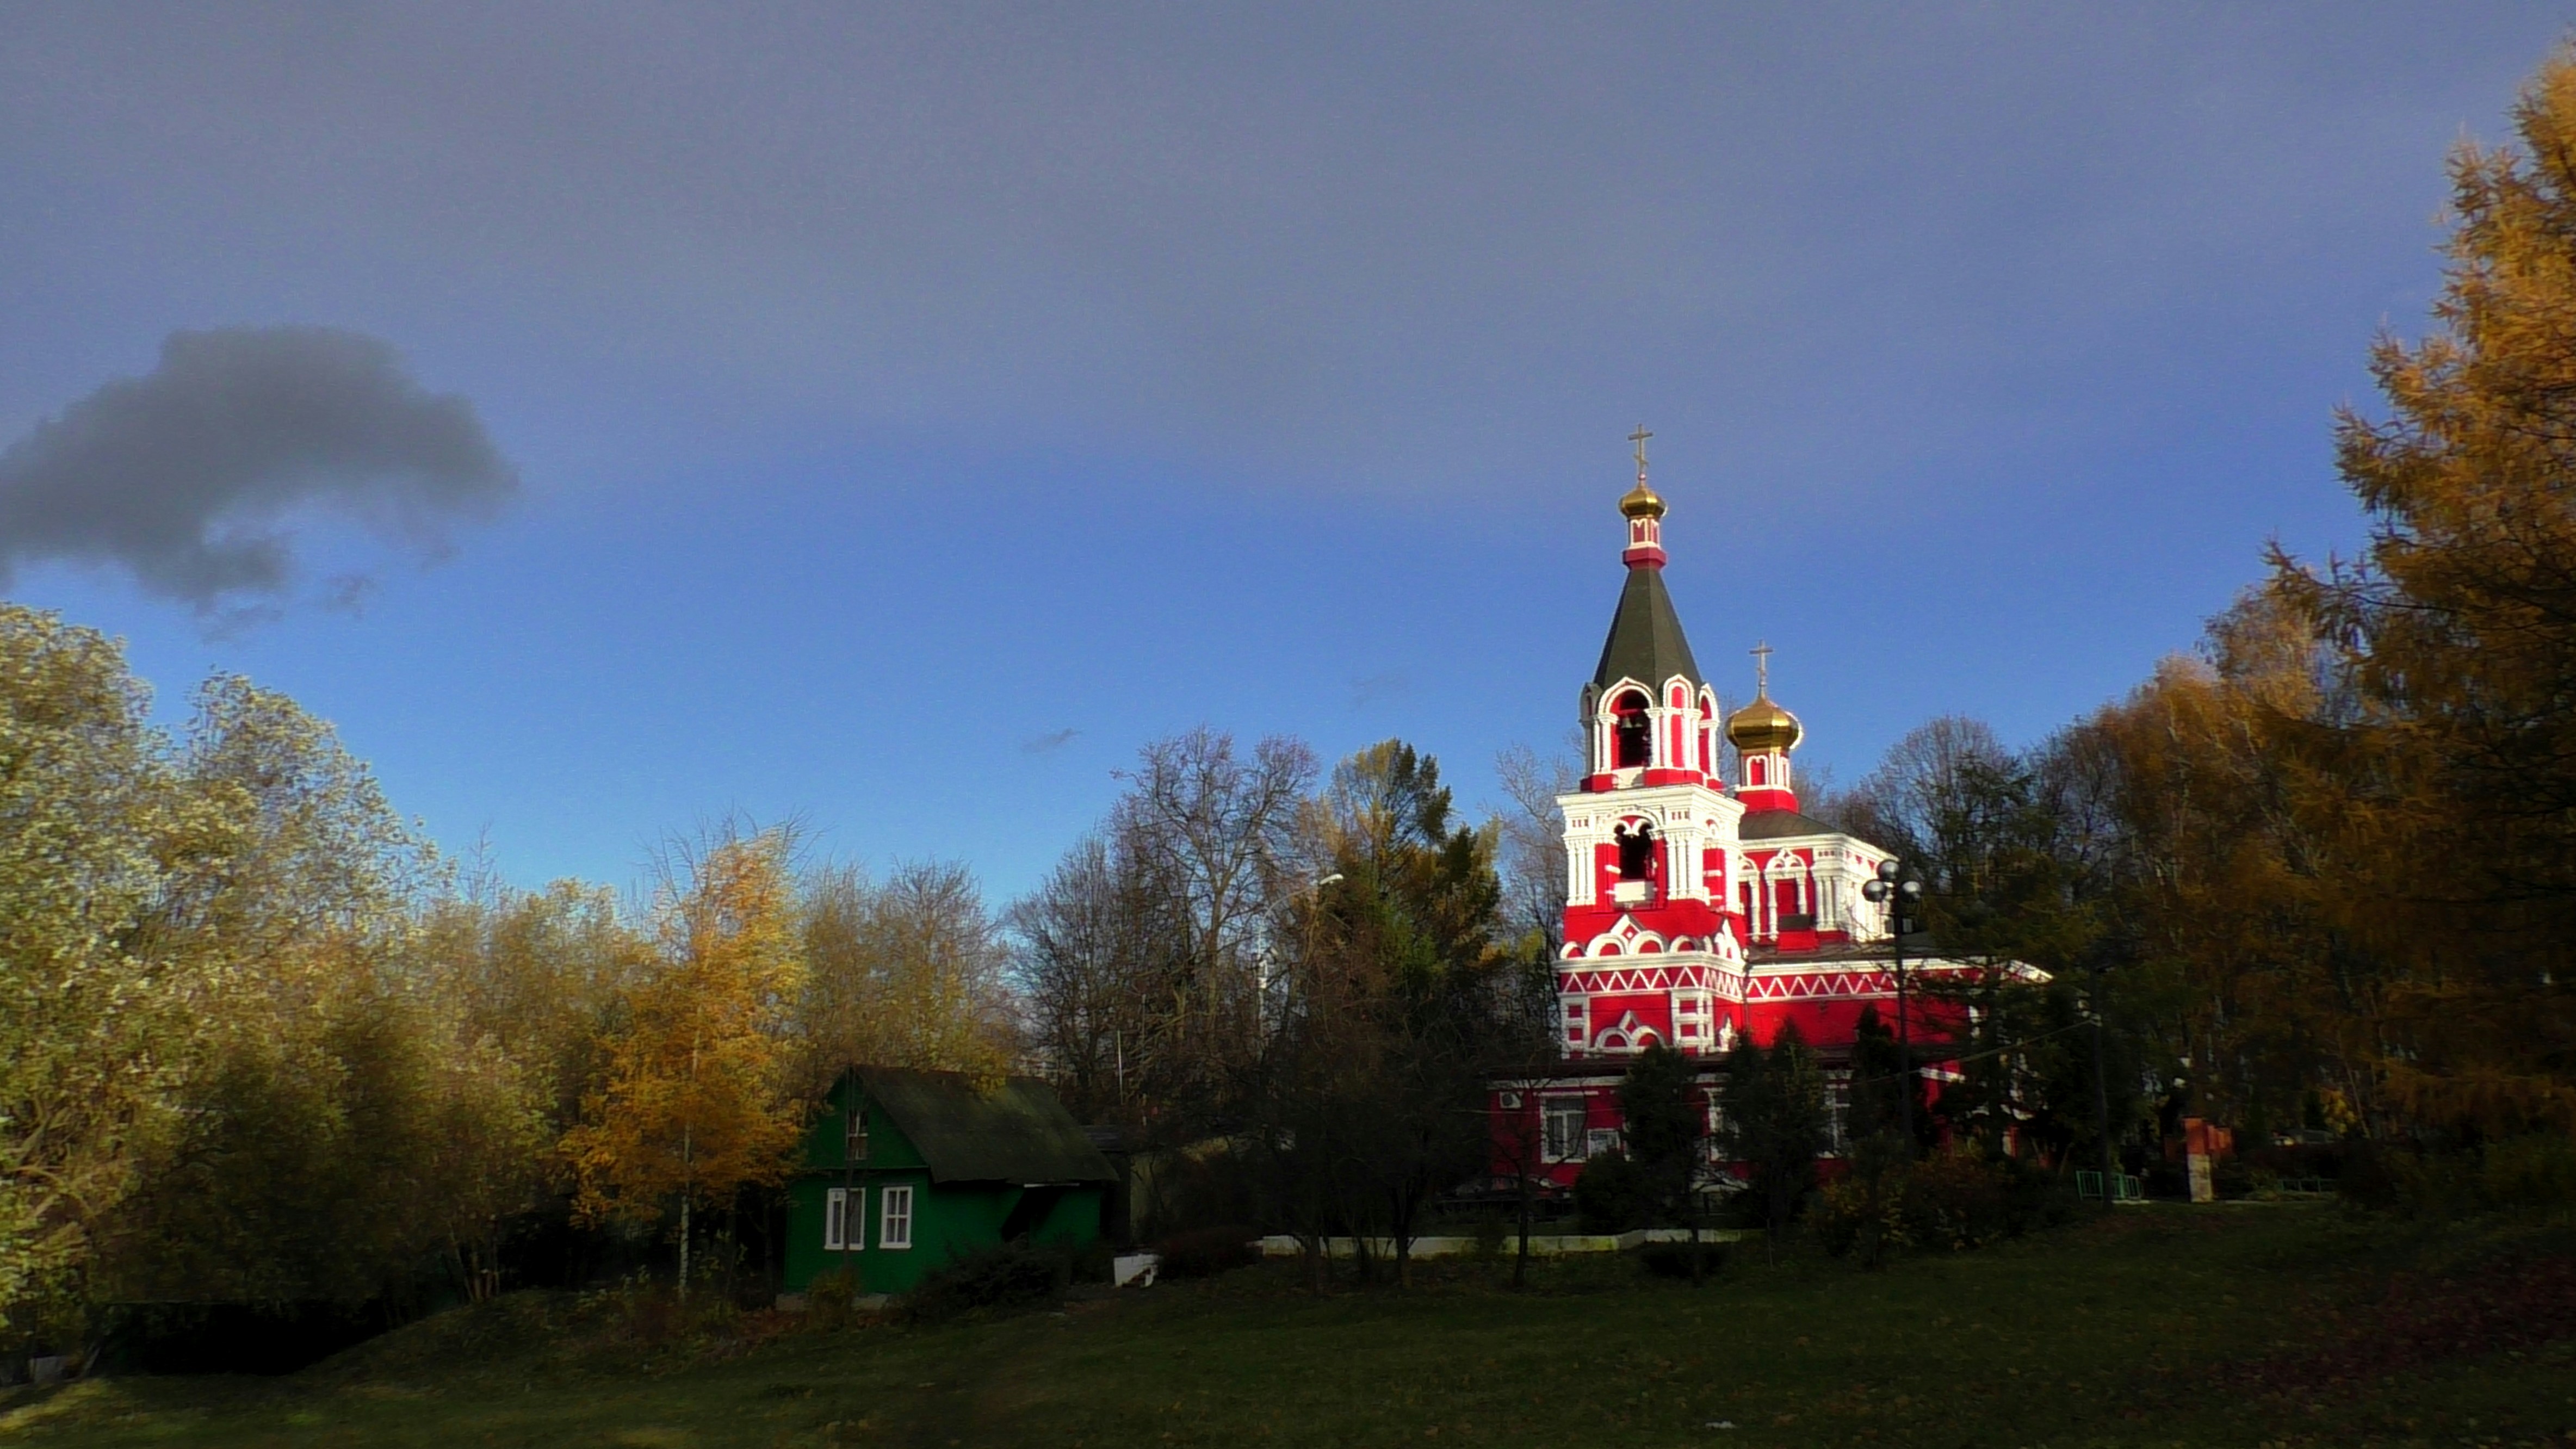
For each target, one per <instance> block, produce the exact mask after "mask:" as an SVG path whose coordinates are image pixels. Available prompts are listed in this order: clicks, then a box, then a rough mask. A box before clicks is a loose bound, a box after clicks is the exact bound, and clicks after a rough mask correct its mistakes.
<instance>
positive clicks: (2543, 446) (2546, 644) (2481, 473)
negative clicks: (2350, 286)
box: [2272, 51, 2576, 1132]
mask: <svg viewBox="0 0 2576 1449" xmlns="http://www.w3.org/2000/svg"><path fill="white" fill-rule="evenodd" d="M2513 118H2514V124H2515V128H2516V130H2517V132H2518V133H2519V137H2520V140H2521V145H2520V146H2519V147H2518V148H2516V147H2482V146H2477V145H2464V146H2462V147H2461V148H2460V150H2459V151H2458V152H2456V153H2455V154H2454V156H2453V157H2452V160H2451V181H2452V201H2451V209H2452V214H2453V216H2454V218H2455V219H2456V225H2455V228H2454V230H2453V231H2452V234H2451V237H2450V242H2449V247H2448V253H2449V267H2448V269H2447V272H2446V275H2445V280H2444V287H2443V290H2442V293H2441V296H2440V298H2439V300H2438V301H2437V302H2436V303H2435V305H2434V308H2433V318H2434V323H2435V327H2434V330H2433V332H2432V333H2431V334H2430V335H2428V336H2426V337H2424V338H2423V339H2422V340H2420V341H2418V342H2415V343H2413V344H2411V345H2410V344H2408V343H2406V342H2404V341H2402V340H2400V339H2397V338H2395V337H2386V336H2383V337H2382V338H2381V339H2380V340H2379V341H2378V342H2377V343H2376V344H2375V345H2374V347H2373V349H2372V353H2371V371H2372V374H2373V376H2374V377H2375V378H2376V379H2377V381H2378V384H2379V388H2380V391H2381V393H2382V395H2383V397H2384V398H2385V400H2386V404H2387V409H2386V413H2385V415H2384V416H2382V417H2378V418H2373V417H2369V416H2365V415H2364V414H2362V413H2360V412H2358V411H2353V410H2347V411H2345V412H2344V413H2343V414H2342V416H2341V418H2340V420H2339V423H2338V431H2337V445H2338V449H2337V451H2338V462H2339V464H2340V466H2341V469H2342V473H2343V476H2344V479H2345V481H2346V482H2347V484H2349V486H2350V487H2351V488H2352V490H2353V493H2354V495H2355V496H2356V497H2357V498H2358V499H2359V500H2360V502H2361V505H2362V507H2363V508H2364V510H2365V511H2366V512H2367V513H2368V515H2369V517H2370V520H2371V525H2372V532H2371V539H2370V544H2369V547H2368V549H2367V550H2366V552H2365V553H2364V554H2363V556H2362V557H2361V558H2359V559H2357V560H2351V561H2337V562H2333V563H2330V564H2328V565H2327V566H2325V567H2323V568H2320V569H2314V570H2312V569H2309V568H2306V567H2302V566H2301V565H2300V564H2298V563H2297V561H2295V560H2293V559H2291V558H2289V557H2287V556H2286V555H2282V556H2278V557H2276V559H2275V567H2274V573H2273V579H2272V584H2273V590H2274V593H2275V596H2276V597H2277V598H2279V599H2280V600H2282V601H2283V602H2284V603H2285V604H2286V605H2287V607H2288V609H2289V610H2290V611H2291V613H2292V614H2293V615H2294V616H2295V617H2296V618H2297V619H2298V620H2299V621H2300V622H2301V623H2303V624H2304V625H2306V626H2307V627H2308V628H2309V629H2310V630H2311V631H2312V632H2313V633H2314V635H2315V636H2316V637H2318V638H2320V639H2322V640H2323V641H2325V643H2326V644H2327V646H2328V647H2329V648H2330V650H2331V654H2330V656H2329V657H2328V660H2327V663H2328V664H2329V666H2330V668H2329V669H2328V670H2327V671H2326V672H2325V678H2326V680H2327V682H2328V684H2329V685H2330V686H2331V688H2332V689H2333V690H2334V691H2336V693H2337V694H2338V695H2339V696H2340V697H2336V698H2332V699H2330V700H2329V701H2328V703H2329V705H2330V707H2329V708H2328V709H2326V710H2324V711H2321V712H2319V713H2317V714H2315V715H2313V716H2310V717H2308V718H2306V719H2305V720H2303V721H2300V723H2304V724H2306V725H2307V726H2309V728H2305V729H2296V730H2290V729H2285V730H2284V731H2283V733H2284V735H2285V736H2286V737H2288V738H2289V739H2291V740H2293V741H2294V742H2295V743H2296V744H2297V746H2298V747H2299V748H2300V750H2301V752H2302V755H2303V757H2304V759H2306V760H2308V761H2312V762H2314V763H2315V764H2316V765H2318V766H2320V767H2321V769H2320V773H2321V775H2322V776H2323V777H2324V785H2325V788H2321V789H2318V790H2316V791H2314V792H2312V793H2311V795H2310V797H2309V798H2308V799H2307V800H2306V801H2304V802H2303V804H2304V806H2305V813H2306V814H2307V816H2308V817H2309V818H2310V820H2312V821H2313V822H2314V824H2315V827H2316V828H2317V829H2318V831H2319V833H2320V834H2321V835H2322V836H2324V837H2325V838H2326V839H2328V840H2330V841H2331V842H2333V844H2334V846H2335V848H2336V859H2337V863H2338V865H2339V866H2341V867H2342V868H2343V869H2344V870H2346V871H2348V872H2349V873H2350V875H2349V881H2350V885H2349V888H2348V889H2347V890H2344V891H2341V892H2339V893H2338V894H2339V897H2340V901H2341V905H2342V909H2341V910H2340V911H2339V912H2338V921H2337V924H2338V926H2339V927H2340V928H2342V929H2344V930H2347V931H2349V933H2350V936H2351V941H2352V944H2353V946H2354V947H2355V948H2356V949H2357V950H2358V952H2360V953H2362V954H2365V955H2367V956H2369V957H2372V958H2375V959H2377V960H2379V961H2383V962H2385V963H2386V970H2385V971H2384V972H2382V973H2378V974H2379V977H2380V979H2379V981H2378V987H2379V992H2380V1002H2379V1005H2380V1010H2381V1024H2382V1025H2383V1026H2384V1027H2385V1028H2386V1030H2387V1033H2388V1036H2387V1042H2388V1045H2389V1047H2390V1048H2391V1049H2390V1050H2388V1051H2387V1052H2385V1053H2384V1054H2383V1055H2382V1056H2381V1057H2380V1060H2379V1068H2380V1073H2381V1076H2382V1080H2383V1082H2384V1083H2385V1085H2386V1087H2387V1088H2388V1090H2389V1092H2390V1094H2391V1098H2392V1102H2393V1103H2394V1104H2395V1105H2398V1106H2400V1107H2402V1108H2403V1109H2404V1110H2406V1111H2407V1112H2409V1113H2410V1114H2413V1115H2416V1116H2418V1117H2421V1118H2425V1119H2428V1120H2431V1121H2436V1122H2442V1123H2466V1124H2474V1125H2476V1126H2478V1127H2480V1128H2483V1129H2484V1130H2486V1131H2489V1132H2510V1131H2517V1130H2523V1129H2526V1128H2531V1127H2547V1128H2550V1129H2552V1130H2556V1131H2562V1132H2564V1131H2568V1130H2571V1129H2576V1069H2571V1067H2570V1063H2571V1062H2576V995H2571V991H2576V985H2571V983H2576V959H2571V951H2576V947H2571V942H2576V710H2571V709H2570V708H2569V703H2568V702H2569V700H2570V699H2571V698H2576V487H2571V483H2576V55H2571V54H2570V53H2568V52H2565V51H2562V52H2561V53H2560V54H2559V55H2557V56H2554V57H2553V58H2552V59H2551V60H2550V61H2549V63H2548V64H2547V65H2545V66H2544V67H2543V68H2542V69H2541V71H2540V73H2539V75H2538V76H2537V77H2536V78H2535V79H2534V80H2533V81H2532V82H2531V83H2530V85H2529V86H2528V87H2526V88H2525V90H2524V91H2523V94H2522V97H2521V100H2520V102H2519V103H2518V104H2517V105H2516V107H2515V108H2514V112H2513Z"/></svg>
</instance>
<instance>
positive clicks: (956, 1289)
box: [903, 1242, 1073, 1323]
mask: <svg viewBox="0 0 2576 1449" xmlns="http://www.w3.org/2000/svg"><path fill="white" fill-rule="evenodd" d="M1072 1266H1073V1265H1072V1260H1071V1259H1069V1258H1067V1257H1066V1256H1065V1255H1064V1254H1062V1253H1053V1252H1049V1251H1047V1250H1046V1249H1043V1248H1038V1247H1033V1246H1031V1245H1030V1244H1028V1243H1026V1242H1014V1243H1005V1244H1003V1245H1002V1246H1000V1247H998V1248H986V1249H984V1250H983V1251H982V1252H978V1253H969V1254H967V1255H966V1256H965V1257H963V1258H959V1259H957V1260H955V1261H953V1262H951V1263H949V1264H948V1265H947V1266H946V1267H943V1268H934V1269H932V1270H931V1271H930V1272H928V1273H925V1274H923V1275H922V1278H921V1281H920V1282H919V1283H917V1284H915V1285H913V1290H912V1291H911V1292H910V1293H907V1294H905V1295H904V1299H903V1314H904V1317H905V1318H906V1319H907V1320H909V1321H911V1322H915V1323H935V1322H938V1321H940V1320H942V1319H948V1318H956V1317H959V1316H960V1315H963V1314H967V1313H974V1312H978V1311H984V1310H999V1309H1010V1308H1021V1307H1026V1306H1028V1305H1029V1304H1032V1303H1039V1302H1044V1301H1048V1300H1051V1299H1053V1298H1056V1297H1058V1296H1059V1295H1061V1294H1062V1293H1063V1292H1064V1290H1065V1288H1066V1286H1067V1285H1068V1284H1069V1283H1070V1281H1071V1279H1072Z"/></svg>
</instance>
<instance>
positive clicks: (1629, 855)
mask: <svg viewBox="0 0 2576 1449" xmlns="http://www.w3.org/2000/svg"><path fill="white" fill-rule="evenodd" d="M1610 838H1611V839H1613V840H1616V841H1617V842H1619V879H1621V880H1647V879H1650V878H1652V877H1653V875H1654V873H1655V827H1653V826H1651V825H1639V826H1637V827H1636V828H1635V829H1633V830H1631V829H1629V828H1628V827H1627V826H1625V825H1622V826H1620V827H1618V828H1617V829H1615V830H1613V831H1611V832H1610Z"/></svg>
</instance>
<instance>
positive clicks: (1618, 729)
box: [1610, 689, 1655, 770]
mask: <svg viewBox="0 0 2576 1449" xmlns="http://www.w3.org/2000/svg"><path fill="white" fill-rule="evenodd" d="M1610 713H1611V723H1610V730H1611V734H1610V768H1612V769H1614V770H1642V769H1644V768H1646V766H1647V764H1648V763H1649V762H1650V761H1652V760H1653V759H1654V757H1655V721H1654V716H1652V715H1650V714H1648V713H1647V712H1646V697H1645V696H1644V695H1642V694H1640V693H1638V692H1637V691H1635V690H1633V689H1632V690H1629V691H1627V692H1626V693H1624V694H1622V695H1620V696H1619V697H1618V698H1617V699H1615V700H1613V701H1611V704H1610Z"/></svg>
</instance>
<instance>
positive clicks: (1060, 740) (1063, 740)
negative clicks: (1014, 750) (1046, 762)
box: [1020, 729, 1082, 755]
mask: <svg viewBox="0 0 2576 1449" xmlns="http://www.w3.org/2000/svg"><path fill="white" fill-rule="evenodd" d="M1081 733H1082V731H1080V730H1077V729H1061V730H1050V731H1048V732H1047V733H1045V734H1042V735H1032V736H1030V737H1029V738H1027V739H1025V740H1022V741H1020V753H1021V754H1024V755H1052V754H1054V753H1055V752H1056V751H1058V750H1060V749H1063V748H1064V747H1065V746H1067V745H1069V744H1072V743H1073V742H1074V739H1075V737H1076V736H1078V735H1080V734H1081Z"/></svg>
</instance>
